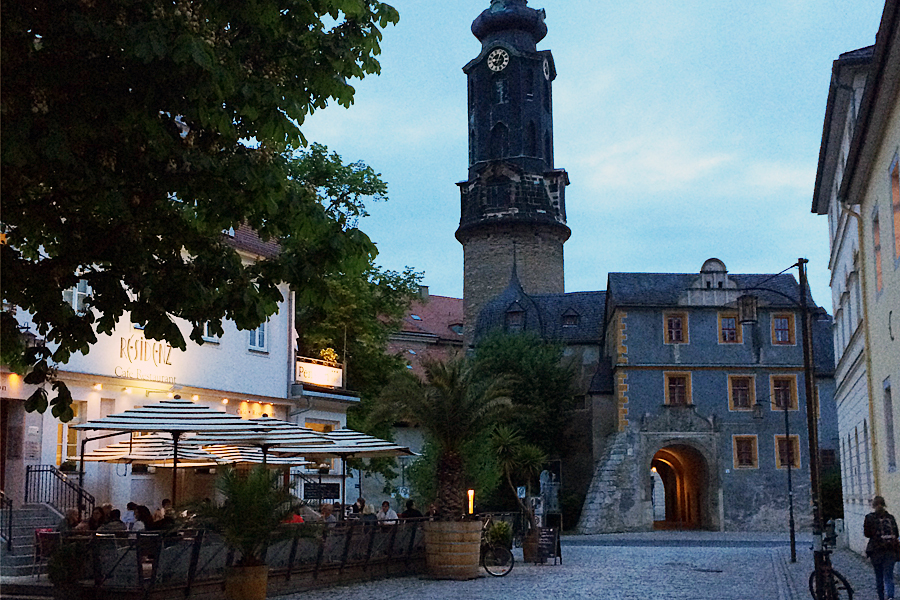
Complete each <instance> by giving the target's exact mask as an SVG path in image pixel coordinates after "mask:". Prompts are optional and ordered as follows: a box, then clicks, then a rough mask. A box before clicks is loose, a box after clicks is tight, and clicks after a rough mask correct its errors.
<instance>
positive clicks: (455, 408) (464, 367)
mask: <svg viewBox="0 0 900 600" xmlns="http://www.w3.org/2000/svg"><path fill="white" fill-rule="evenodd" d="M422 367H423V369H424V372H425V380H424V381H420V380H419V379H418V378H415V377H413V376H409V377H404V378H402V379H401V380H400V381H395V382H393V385H389V386H387V388H386V392H385V393H384V395H383V396H382V400H383V401H384V404H383V405H382V407H383V409H385V410H388V411H389V412H390V413H391V414H393V415H395V416H396V418H398V419H403V420H406V421H409V422H412V423H415V424H417V425H419V426H420V427H422V429H423V430H424V431H425V433H426V434H427V435H428V436H429V437H430V439H431V440H432V442H433V443H434V445H435V447H436V449H437V461H436V462H437V468H436V472H435V476H436V480H437V506H438V508H439V511H440V515H439V516H440V520H438V521H429V522H427V523H425V525H424V530H425V546H426V559H427V564H428V568H429V571H430V573H431V574H432V575H433V576H435V577H439V578H446V579H471V578H473V577H476V576H477V575H478V559H479V552H480V543H481V522H480V521H477V520H468V521H467V520H464V519H463V516H464V507H465V505H466V498H465V486H464V480H463V455H462V448H463V447H464V445H465V444H466V443H467V442H469V441H471V440H473V439H474V438H475V437H476V436H478V434H479V433H481V432H482V431H484V429H485V428H487V427H489V426H491V424H492V421H491V418H492V416H493V414H494V413H495V412H496V411H497V410H498V409H500V408H501V407H503V406H508V404H509V399H508V398H507V388H508V385H507V381H506V379H505V378H479V377H477V375H476V373H475V371H474V370H473V369H472V366H471V364H470V363H469V362H468V361H467V360H466V359H465V358H462V357H455V358H451V359H450V360H448V361H447V362H440V361H436V360H431V359H426V360H423V361H422ZM461 548H462V552H461V553H462V554H463V555H467V556H469V558H470V560H468V561H460V549H461ZM451 552H452V553H453V554H452V556H451V555H450V553H451Z"/></svg>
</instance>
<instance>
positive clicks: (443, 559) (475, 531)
mask: <svg viewBox="0 0 900 600" xmlns="http://www.w3.org/2000/svg"><path fill="white" fill-rule="evenodd" d="M423 525H424V530H425V559H426V565H427V567H428V573H429V574H430V575H431V576H432V577H434V578H436V579H456V580H466V579H474V578H476V577H479V576H480V569H479V567H480V564H479V563H480V562H481V561H480V558H481V521H428V522H426V523H424V524H423Z"/></svg>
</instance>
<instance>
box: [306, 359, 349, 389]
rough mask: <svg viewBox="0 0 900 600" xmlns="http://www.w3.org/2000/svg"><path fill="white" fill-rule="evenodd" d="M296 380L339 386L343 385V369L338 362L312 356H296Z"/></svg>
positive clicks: (326, 385)
mask: <svg viewBox="0 0 900 600" xmlns="http://www.w3.org/2000/svg"><path fill="white" fill-rule="evenodd" d="M297 381H302V382H303V383H311V384H313V385H322V386H325V387H333V388H339V387H342V386H343V385H344V369H343V368H342V366H341V365H340V364H339V363H331V362H326V361H324V360H316V359H314V358H298V359H297Z"/></svg>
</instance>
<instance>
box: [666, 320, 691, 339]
mask: <svg viewBox="0 0 900 600" xmlns="http://www.w3.org/2000/svg"><path fill="white" fill-rule="evenodd" d="M663 320H664V323H665V328H666V343H667V344H687V343H688V329H687V321H688V319H687V314H685V313H666V314H665V315H663Z"/></svg>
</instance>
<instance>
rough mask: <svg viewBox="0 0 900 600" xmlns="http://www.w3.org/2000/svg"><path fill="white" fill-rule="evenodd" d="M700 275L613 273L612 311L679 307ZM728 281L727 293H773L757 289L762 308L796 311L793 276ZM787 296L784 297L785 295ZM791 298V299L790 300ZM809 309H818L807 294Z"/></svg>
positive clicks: (609, 291) (757, 276)
mask: <svg viewBox="0 0 900 600" xmlns="http://www.w3.org/2000/svg"><path fill="white" fill-rule="evenodd" d="M698 277H699V275H698V274H697V273H610V274H609V279H608V281H609V284H608V286H607V294H609V300H608V302H609V304H610V307H611V308H613V309H614V308H615V307H617V306H679V305H685V304H684V303H682V302H681V300H682V297H683V295H684V293H685V292H686V291H687V290H690V289H700V288H696V287H695V285H694V284H695V283H696V282H697V280H698ZM728 280H729V282H731V283H733V284H735V287H733V288H726V291H740V290H747V289H749V288H765V289H767V290H773V292H771V293H769V292H766V291H764V290H760V289H755V290H753V292H754V294H755V295H757V296H758V297H759V299H760V305H761V306H774V307H785V308H788V307H790V308H796V307H797V302H799V299H800V295H799V289H800V285H799V284H798V283H797V280H796V279H794V276H793V275H788V274H784V275H770V274H744V275H742V274H738V275H732V274H729V275H728ZM782 294H784V295H785V296H788V298H785V297H784V296H782ZM789 298H790V299H789ZM807 301H808V302H809V304H810V307H814V306H816V304H815V302H814V301H813V299H812V296H810V295H809V294H808V293H807Z"/></svg>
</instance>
